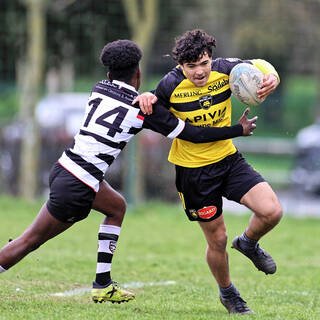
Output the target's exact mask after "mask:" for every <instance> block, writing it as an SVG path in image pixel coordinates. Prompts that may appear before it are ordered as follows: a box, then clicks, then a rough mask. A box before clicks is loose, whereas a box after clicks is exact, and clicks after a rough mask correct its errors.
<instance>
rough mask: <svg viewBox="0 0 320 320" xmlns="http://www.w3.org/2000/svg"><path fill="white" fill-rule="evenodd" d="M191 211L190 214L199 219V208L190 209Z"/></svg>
mask: <svg viewBox="0 0 320 320" xmlns="http://www.w3.org/2000/svg"><path fill="white" fill-rule="evenodd" d="M189 213H190V216H191V217H192V218H194V219H197V218H198V214H197V210H195V209H189Z"/></svg>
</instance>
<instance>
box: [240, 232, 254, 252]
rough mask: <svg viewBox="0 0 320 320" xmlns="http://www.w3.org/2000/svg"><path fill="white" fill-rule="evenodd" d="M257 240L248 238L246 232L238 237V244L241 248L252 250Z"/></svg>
mask: <svg viewBox="0 0 320 320" xmlns="http://www.w3.org/2000/svg"><path fill="white" fill-rule="evenodd" d="M257 243H258V241H257V240H253V239H250V238H248V236H247V235H246V232H243V234H242V235H241V236H240V237H239V245H240V248H241V249H242V250H254V249H255V247H256V245H257Z"/></svg>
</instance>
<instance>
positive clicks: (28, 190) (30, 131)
mask: <svg viewBox="0 0 320 320" xmlns="http://www.w3.org/2000/svg"><path fill="white" fill-rule="evenodd" d="M24 4H25V5H26V8H27V33H28V44H27V57H26V61H25V64H24V79H23V83H22V85H21V89H22V90H21V101H20V121H21V124H22V141H21V148H20V172H19V194H20V195H21V196H22V197H24V198H26V199H32V198H34V197H35V195H36V191H37V177H38V172H39V159H38V158H39V150H40V138H39V130H38V125H37V121H36V118H35V107H36V104H37V102H38V101H39V98H40V91H41V86H42V79H43V74H44V56H45V26H46V24H45V0H24Z"/></svg>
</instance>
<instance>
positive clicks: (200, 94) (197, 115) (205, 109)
mask: <svg viewBox="0 0 320 320" xmlns="http://www.w3.org/2000/svg"><path fill="white" fill-rule="evenodd" d="M242 62H247V63H252V64H254V65H255V66H256V67H258V68H259V69H260V70H261V71H262V72H263V73H264V74H268V73H273V74H275V75H276V76H277V77H278V74H277V72H276V70H275V69H274V68H273V66H272V65H271V64H270V63H268V62H266V61H264V60H261V59H256V60H241V59H235V58H232V59H227V58H218V59H215V60H213V61H212V68H211V73H210V76H209V80H208V82H207V84H206V85H205V86H203V87H196V86H195V85H194V84H193V83H192V82H191V81H190V80H189V79H187V78H186V76H185V74H184V72H183V71H182V69H181V68H180V67H179V66H177V67H176V68H174V69H173V70H172V71H171V72H169V73H168V74H167V75H166V76H165V77H164V78H163V79H162V80H161V81H160V83H159V85H158V87H157V89H156V91H155V94H156V96H157V97H158V99H159V101H160V102H161V103H162V104H163V105H164V106H166V107H167V108H168V109H170V111H171V112H172V113H174V115H175V116H176V117H178V118H180V119H182V120H184V121H185V122H188V123H190V124H192V125H194V126H201V127H224V126H231V90H230V86H229V74H230V72H231V69H232V68H233V67H234V66H235V65H237V64H239V63H242ZM278 78H279V77H278ZM235 152H236V148H235V146H234V145H233V143H232V140H231V139H228V140H221V141H216V142H209V143H200V144H195V143H192V142H188V141H183V140H181V139H177V138H176V139H174V140H173V143H172V146H171V150H170V153H169V158H168V159H169V161H170V162H172V163H174V164H177V165H180V166H183V167H201V166H205V165H208V164H211V163H214V162H218V161H220V160H222V159H223V158H225V157H227V156H228V155H231V154H233V153H235Z"/></svg>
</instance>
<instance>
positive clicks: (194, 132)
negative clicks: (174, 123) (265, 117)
mask: <svg viewBox="0 0 320 320" xmlns="http://www.w3.org/2000/svg"><path fill="white" fill-rule="evenodd" d="M249 111H250V109H249V108H247V109H246V110H245V111H244V112H243V114H242V116H241V118H240V119H239V121H238V124H236V125H234V126H231V127H205V128H203V127H196V126H192V125H190V124H188V123H185V126H184V129H183V130H182V131H181V133H180V134H179V135H178V136H177V138H179V139H182V140H187V141H190V142H193V143H204V142H213V141H219V140H226V139H232V138H236V137H240V136H251V135H252V134H253V130H254V129H255V128H256V124H255V122H256V121H257V119H258V117H257V116H255V117H254V118H252V119H248V114H249ZM180 121H181V120H180Z"/></svg>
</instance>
